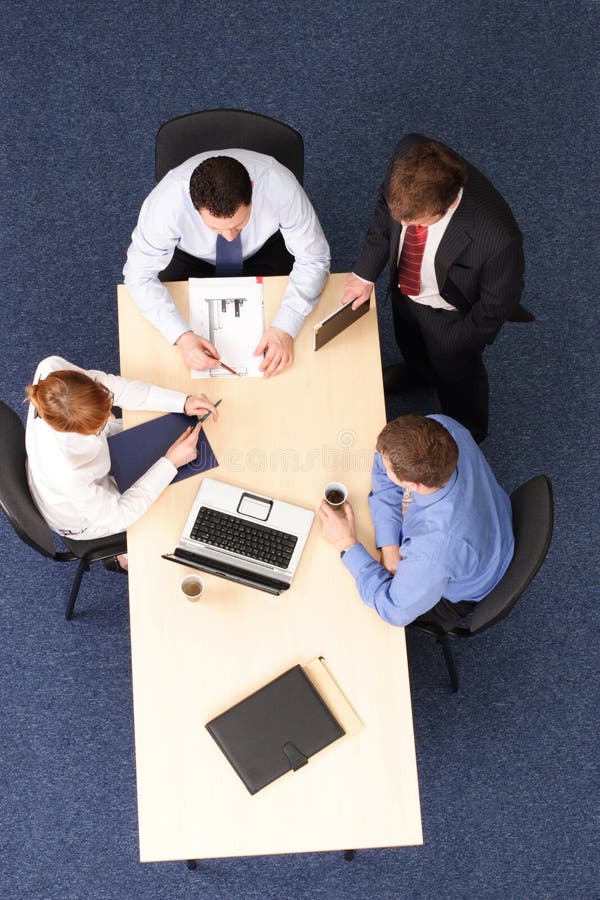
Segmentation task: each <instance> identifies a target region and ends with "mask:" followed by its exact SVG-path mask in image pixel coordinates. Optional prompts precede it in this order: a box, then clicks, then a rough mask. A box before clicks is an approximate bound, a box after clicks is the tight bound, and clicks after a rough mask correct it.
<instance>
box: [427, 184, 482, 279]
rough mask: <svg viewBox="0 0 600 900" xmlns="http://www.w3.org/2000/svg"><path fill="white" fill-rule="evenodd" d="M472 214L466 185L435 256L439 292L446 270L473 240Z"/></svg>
mask: <svg viewBox="0 0 600 900" xmlns="http://www.w3.org/2000/svg"><path fill="white" fill-rule="evenodd" d="M473 212H474V204H473V202H472V200H471V195H470V192H469V188H468V183H467V185H466V186H465V188H464V190H463V195H462V197H461V201H460V203H459V204H458V207H457V209H456V212H455V213H454V215H453V216H452V218H451V219H450V222H449V223H448V227H447V228H446V231H445V232H444V236H443V237H442V240H441V241H440V245H439V247H438V249H437V253H436V254H435V274H436V278H437V283H438V285H439V288H440V290H442V289H443V287H444V284H445V283H446V276H447V275H448V269H449V268H450V266H451V265H452V263H453V262H454V260H455V259H457V257H459V256H460V254H461V253H462V252H463V250H464V249H465V247H467V246H468V245H469V244H470V243H471V241H472V239H473Z"/></svg>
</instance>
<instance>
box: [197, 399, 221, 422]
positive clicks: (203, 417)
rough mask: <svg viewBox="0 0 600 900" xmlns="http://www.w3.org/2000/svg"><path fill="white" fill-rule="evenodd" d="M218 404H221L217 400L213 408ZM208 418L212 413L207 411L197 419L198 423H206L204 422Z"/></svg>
mask: <svg viewBox="0 0 600 900" xmlns="http://www.w3.org/2000/svg"><path fill="white" fill-rule="evenodd" d="M219 403H222V400H217V401H216V403H215V408H216V407H217V406H218V405H219ZM209 416H212V412H211V411H210V410H209V411H208V412H207V413H204V415H203V416H200V418H199V419H198V421H199V422H206V420H207V419H208V417H209Z"/></svg>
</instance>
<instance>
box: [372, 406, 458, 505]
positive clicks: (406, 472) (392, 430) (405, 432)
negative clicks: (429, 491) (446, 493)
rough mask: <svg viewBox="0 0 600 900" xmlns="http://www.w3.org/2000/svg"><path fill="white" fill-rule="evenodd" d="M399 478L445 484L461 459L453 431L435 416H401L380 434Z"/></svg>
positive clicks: (383, 450)
mask: <svg viewBox="0 0 600 900" xmlns="http://www.w3.org/2000/svg"><path fill="white" fill-rule="evenodd" d="M377 450H378V451H379V452H380V453H381V454H382V455H383V456H385V458H386V460H387V462H388V464H389V466H390V467H391V469H392V472H393V473H394V475H395V476H396V478H397V479H398V481H414V482H415V483H416V484H423V485H425V487H432V488H437V487H442V485H444V484H446V482H447V481H448V480H449V479H450V477H451V475H452V473H453V472H454V470H455V469H456V463H457V461H458V447H457V446H456V441H455V440H454V438H453V437H452V435H451V434H450V432H449V431H448V430H447V429H446V428H444V426H443V425H440V423H439V422H437V421H436V420H435V419H427V418H425V416H400V418H399V419H394V420H393V421H392V422H388V423H387V425H386V426H385V428H384V429H383V430H382V431H381V433H380V434H379V437H378V438H377Z"/></svg>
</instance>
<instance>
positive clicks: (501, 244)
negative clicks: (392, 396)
mask: <svg viewBox="0 0 600 900" xmlns="http://www.w3.org/2000/svg"><path fill="white" fill-rule="evenodd" d="M386 263H388V265H389V270H390V291H391V296H392V313H393V319H394V333H395V337H396V343H397V344H398V347H399V349H400V352H401V353H402V357H403V359H404V364H403V365H395V366H389V367H387V368H386V369H384V386H385V388H386V391H388V392H390V391H396V390H397V391H403V390H410V389H412V388H417V387H435V388H437V391H438V396H439V400H440V403H441V407H442V411H443V412H444V413H446V414H447V415H449V416H452V417H453V418H455V419H457V420H458V421H459V422H462V424H463V425H465V426H466V427H467V428H469V430H470V431H471V433H472V435H473V437H474V438H475V440H476V441H478V442H479V443H480V442H481V441H482V440H483V439H484V438H485V436H486V435H487V429H488V405H489V398H488V377H487V372H486V369H485V366H484V364H483V359H482V354H483V350H484V348H485V346H486V344H491V343H493V341H494V338H495V337H496V335H497V334H498V331H499V330H500V328H501V326H502V323H503V322H505V321H507V320H508V321H519V322H528V321H532V320H533V316H532V315H531V313H529V312H527V310H525V309H523V307H521V306H520V305H519V300H520V297H521V293H522V291H523V270H524V260H523V241H522V235H521V232H520V231H519V228H518V226H517V223H516V222H515V219H514V217H513V215H512V212H511V211H510V208H509V206H508V204H507V203H506V202H505V201H504V200H503V198H502V197H501V196H500V194H499V193H498V192H497V191H496V189H495V188H494V187H493V186H492V185H491V184H490V182H489V181H488V180H487V178H485V177H484V176H483V175H482V174H481V172H479V171H478V170H477V169H476V168H475V167H474V166H472V165H470V163H468V162H466V160H464V159H462V158H461V157H460V156H458V154H457V153H455V152H454V151H453V150H451V149H450V148H449V147H446V146H444V144H440V143H439V142H438V141H433V140H430V139H429V138H427V137H424V136H423V135H421V134H409V135H407V136H406V137H404V138H403V139H402V140H401V141H400V143H399V144H398V146H397V147H396V149H395V150H394V153H393V156H392V160H391V162H390V165H389V167H388V170H387V173H386V176H385V179H384V181H383V184H382V185H381V187H380V191H379V200H378V203H377V206H376V208H375V213H374V215H373V219H372V221H371V224H370V226H369V230H368V232H367V236H366V240H365V243H364V246H363V249H362V252H361V254H360V256H359V259H358V262H357V264H356V266H355V267H354V272H353V273H352V274H351V275H349V276H348V279H347V281H346V285H345V291H344V296H343V297H342V303H349V302H351V301H353V306H354V307H357V306H359V305H360V304H361V303H364V302H365V301H366V300H367V299H368V298H369V296H370V294H371V290H372V288H373V283H374V282H375V281H376V280H377V278H378V277H379V276H380V274H381V272H382V271H383V268H384V266H385V264H386Z"/></svg>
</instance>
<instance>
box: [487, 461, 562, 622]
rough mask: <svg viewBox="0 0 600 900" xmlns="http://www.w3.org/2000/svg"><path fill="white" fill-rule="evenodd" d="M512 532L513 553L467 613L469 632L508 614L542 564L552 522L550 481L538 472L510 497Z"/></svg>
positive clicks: (497, 620)
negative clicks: (499, 576) (488, 590)
mask: <svg viewBox="0 0 600 900" xmlns="http://www.w3.org/2000/svg"><path fill="white" fill-rule="evenodd" d="M510 502H511V505H512V514H513V530H514V535H515V553H514V556H513V558H512V561H511V563H510V565H509V567H508V569H507V570H506V573H505V574H504V577H503V578H502V580H501V581H500V583H499V584H498V585H496V587H495V588H494V590H493V591H492V592H491V593H490V594H488V595H487V597H485V598H484V599H483V600H481V601H480V602H479V603H478V604H477V605H476V606H475V608H474V610H473V613H472V615H471V625H470V632H471V634H474V633H475V632H479V631H482V630H483V629H484V628H489V627H490V625H494V624H495V623H496V622H499V621H500V620H501V619H503V618H504V617H505V616H507V615H508V614H509V612H510V611H511V609H512V608H513V606H514V605H515V603H516V602H517V600H518V599H519V597H520V596H521V594H522V593H523V591H524V590H525V588H526V587H527V585H528V584H529V583H530V581H531V580H532V578H533V577H534V576H535V574H536V572H537V571H538V569H539V568H540V566H541V565H542V563H543V561H544V559H545V557H546V553H547V552H548V547H549V546H550V541H551V539H552V527H553V523H554V509H553V502H552V484H551V482H550V479H549V478H546V476H545V475H538V476H537V477H535V478H531V479H530V480H529V481H527V482H525V484H522V485H521V486H520V487H518V488H517V489H516V490H515V491H514V492H513V493H512V494H511V498H510Z"/></svg>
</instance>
